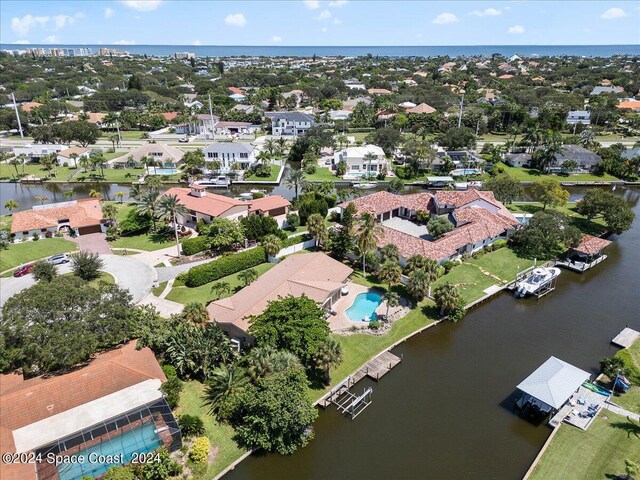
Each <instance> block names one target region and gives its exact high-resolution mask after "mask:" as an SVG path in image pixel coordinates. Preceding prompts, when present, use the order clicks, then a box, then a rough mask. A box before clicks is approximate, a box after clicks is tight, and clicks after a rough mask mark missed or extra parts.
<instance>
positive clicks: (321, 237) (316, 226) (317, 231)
mask: <svg viewBox="0 0 640 480" xmlns="http://www.w3.org/2000/svg"><path fill="white" fill-rule="evenodd" d="M307 230H309V234H311V236H312V237H313V238H315V239H316V247H319V246H320V244H321V243H322V242H326V241H327V238H328V236H329V232H328V231H327V226H326V225H325V223H324V218H323V217H322V215H320V214H319V213H313V214H311V215H309V218H307Z"/></svg>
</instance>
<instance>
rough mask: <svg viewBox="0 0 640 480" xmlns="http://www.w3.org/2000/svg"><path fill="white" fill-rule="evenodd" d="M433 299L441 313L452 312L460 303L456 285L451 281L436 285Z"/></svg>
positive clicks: (460, 299)
mask: <svg viewBox="0 0 640 480" xmlns="http://www.w3.org/2000/svg"><path fill="white" fill-rule="evenodd" d="M434 300H435V301H436V305H438V307H440V314H441V315H442V314H444V313H445V312H452V311H453V310H455V309H456V308H458V307H460V305H461V304H462V298H461V296H460V292H459V291H458V287H456V286H455V285H454V284H453V283H451V282H445V283H443V284H442V285H438V287H437V288H436V290H435V292H434Z"/></svg>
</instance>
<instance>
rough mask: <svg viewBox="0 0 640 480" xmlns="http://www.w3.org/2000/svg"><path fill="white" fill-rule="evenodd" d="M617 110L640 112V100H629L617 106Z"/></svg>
mask: <svg viewBox="0 0 640 480" xmlns="http://www.w3.org/2000/svg"><path fill="white" fill-rule="evenodd" d="M616 108H620V109H623V110H633V111H636V112H637V111H640V100H633V99H627V100H624V101H622V102H620V103H618V104H617V105H616Z"/></svg>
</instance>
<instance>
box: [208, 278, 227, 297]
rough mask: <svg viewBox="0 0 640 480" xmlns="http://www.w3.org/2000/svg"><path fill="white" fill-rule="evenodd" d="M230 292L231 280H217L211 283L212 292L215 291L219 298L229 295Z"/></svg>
mask: <svg viewBox="0 0 640 480" xmlns="http://www.w3.org/2000/svg"><path fill="white" fill-rule="evenodd" d="M229 292H231V285H230V284H229V282H216V283H214V284H213V285H211V293H214V294H215V295H216V297H218V299H220V298H222V297H223V295H228V294H229Z"/></svg>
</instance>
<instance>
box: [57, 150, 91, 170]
mask: <svg viewBox="0 0 640 480" xmlns="http://www.w3.org/2000/svg"><path fill="white" fill-rule="evenodd" d="M90 153H91V150H89V149H88V148H84V147H70V148H67V149H66V150H61V151H60V152H58V165H64V164H65V163H67V164H68V165H69V166H72V165H75V164H77V162H78V161H79V160H80V159H81V158H86V157H88V156H89V154H90ZM72 155H77V156H76V158H75V163H74V159H73V158H72Z"/></svg>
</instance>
